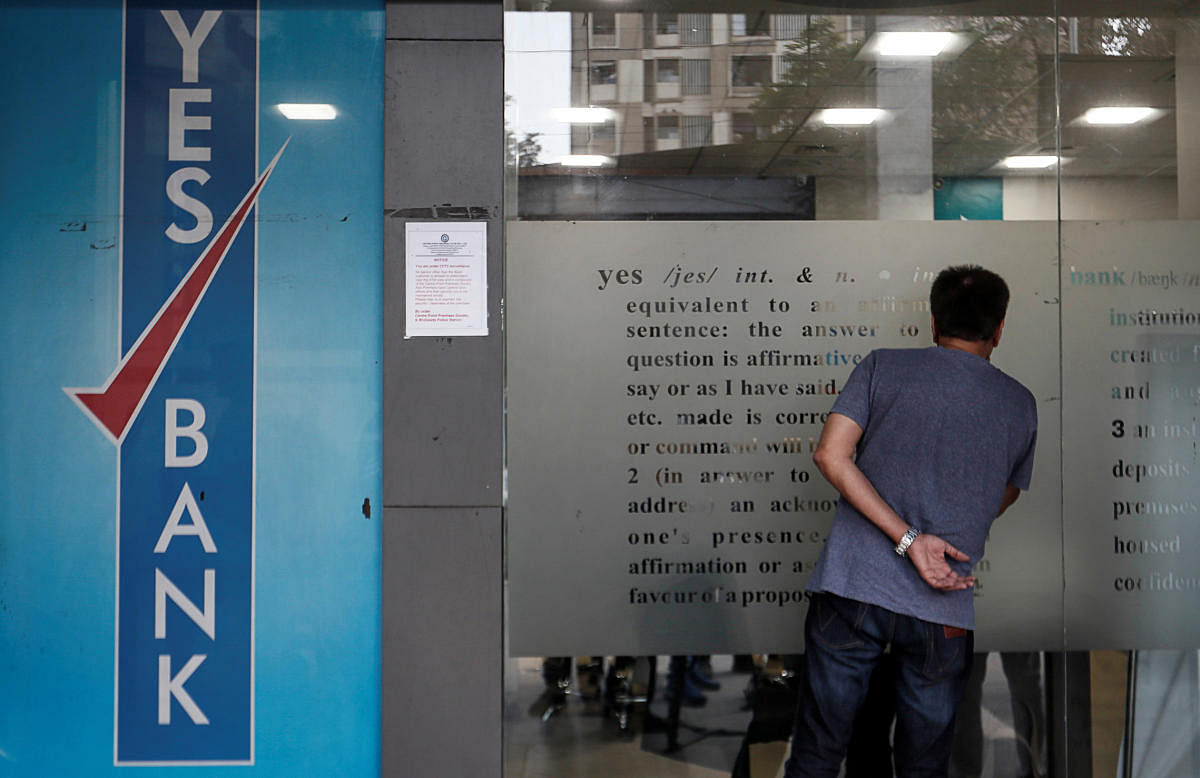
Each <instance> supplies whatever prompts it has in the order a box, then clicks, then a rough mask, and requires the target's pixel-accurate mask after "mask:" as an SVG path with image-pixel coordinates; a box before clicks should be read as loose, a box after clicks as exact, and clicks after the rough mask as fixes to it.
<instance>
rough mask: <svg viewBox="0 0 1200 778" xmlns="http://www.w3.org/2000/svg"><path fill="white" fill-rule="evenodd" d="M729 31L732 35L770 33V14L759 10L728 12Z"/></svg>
mask: <svg viewBox="0 0 1200 778" xmlns="http://www.w3.org/2000/svg"><path fill="white" fill-rule="evenodd" d="M729 31H730V32H731V33H733V34H734V35H740V36H745V35H770V34H771V15H770V14H768V13H766V12H764V11H759V12H758V13H752V14H730V15H729Z"/></svg>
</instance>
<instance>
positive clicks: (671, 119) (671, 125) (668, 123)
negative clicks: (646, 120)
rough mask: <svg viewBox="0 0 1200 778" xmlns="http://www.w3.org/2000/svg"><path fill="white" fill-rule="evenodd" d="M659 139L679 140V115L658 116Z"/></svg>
mask: <svg viewBox="0 0 1200 778" xmlns="http://www.w3.org/2000/svg"><path fill="white" fill-rule="evenodd" d="M658 139H659V140H678V139H679V117H678V116H660V117H658Z"/></svg>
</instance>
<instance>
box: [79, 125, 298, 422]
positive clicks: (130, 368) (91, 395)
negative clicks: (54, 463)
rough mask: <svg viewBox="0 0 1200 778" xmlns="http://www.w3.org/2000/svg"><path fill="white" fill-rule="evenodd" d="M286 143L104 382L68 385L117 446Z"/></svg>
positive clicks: (172, 349) (177, 340)
mask: <svg viewBox="0 0 1200 778" xmlns="http://www.w3.org/2000/svg"><path fill="white" fill-rule="evenodd" d="M289 140H290V139H289ZM287 145H288V141H284V143H283V146H281V147H280V148H279V151H278V152H276V154H275V157H274V159H272V160H271V164H269V165H267V167H266V169H265V170H263V172H262V174H261V175H260V176H259V177H258V180H257V181H255V182H254V186H252V187H251V188H250V191H248V192H247V193H246V196H245V197H243V198H242V201H241V202H240V203H238V206H237V208H235V209H234V211H233V213H232V214H231V215H230V217H229V219H227V220H226V221H225V224H224V225H223V226H222V227H221V229H220V230H219V231H218V232H217V234H216V236H215V237H213V239H212V240H211V241H210V242H209V244H208V246H207V247H206V248H205V249H204V251H203V253H201V254H200V256H199V258H198V259H197V260H196V261H195V262H194V263H193V264H192V266H191V267H190V268H189V269H188V272H187V274H186V275H184V277H183V279H182V280H181V281H180V282H179V285H178V286H176V287H175V291H173V292H172V293H171V296H170V297H168V298H167V301H166V302H165V303H163V305H162V307H161V308H159V309H158V313H156V314H155V315H154V318H153V319H151V321H150V323H149V324H147V325H146V329H144V330H142V334H141V335H140V336H138V339H137V342H135V343H134V344H133V347H132V348H131V349H129V352H128V353H126V354H125V356H124V357H123V358H122V359H121V361H120V363H119V364H118V365H117V368H116V370H114V371H113V372H112V375H110V376H109V377H108V380H107V381H106V382H105V383H104V386H101V387H93V388H86V389H76V388H67V387H64V388H63V391H64V392H66V393H67V396H68V397H70V398H71V399H72V400H74V401H75V403H76V404H77V405H78V406H79V407H80V408H81V409H82V410H83V412H84V413H86V414H87V415H88V416H89V417H91V419H92V421H94V422H95V423H96V425H97V426H98V427H100V430H101V431H102V432H103V433H104V434H105V436H107V437H108V439H109V440H111V441H112V442H113V443H115V444H116V445H118V446H119V445H121V441H122V440H124V438H125V433H126V432H128V431H129V427H130V425H131V424H132V423H133V420H134V419H136V418H137V414H138V411H139V410H141V407H142V404H143V403H145V402H146V397H147V396H149V394H150V390H151V389H153V388H154V383H155V382H156V381H157V380H158V376H159V374H161V373H162V370H163V367H164V366H165V365H166V364H167V360H168V359H169V358H170V356H171V352H173V351H174V350H175V345H176V344H177V343H178V342H179V338H180V336H182V335H183V331H184V330H185V329H186V328H187V325H188V322H189V321H191V318H192V314H194V313H195V312H196V306H198V305H199V304H200V301H201V300H202V299H203V298H204V293H205V292H206V291H207V290H208V286H209V284H210V283H211V282H212V279H213V276H214V275H216V272H217V270H218V269H220V267H221V263H222V262H224V261H225V255H226V254H228V253H229V247H230V246H231V245H232V244H233V240H234V238H236V237H237V235H238V233H239V232H240V231H241V229H242V226H243V225H244V224H245V223H246V217H247V216H249V214H250V211H251V209H252V208H254V204H255V202H257V200H258V195H259V193H260V192H262V188H263V185H264V184H265V183H267V178H269V177H270V175H271V171H273V170H274V169H275V164H276V163H277V162H279V157H280V156H281V155H282V154H283V150H284V149H286V148H287Z"/></svg>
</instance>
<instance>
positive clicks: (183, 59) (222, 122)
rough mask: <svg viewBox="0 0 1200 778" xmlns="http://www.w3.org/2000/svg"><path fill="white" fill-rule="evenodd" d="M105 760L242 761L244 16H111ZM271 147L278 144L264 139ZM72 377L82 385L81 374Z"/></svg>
mask: <svg viewBox="0 0 1200 778" xmlns="http://www.w3.org/2000/svg"><path fill="white" fill-rule="evenodd" d="M124 23H125V31H124V46H125V52H124V75H123V80H124V85H123V116H122V125H123V127H122V133H123V134H122V159H121V167H122V171H121V175H122V181H121V191H122V212H121V216H122V228H121V240H120V249H121V298H120V317H121V318H120V332H121V354H120V355H119V358H118V359H117V360H116V361H117V364H116V366H115V369H114V370H113V372H112V373H111V375H110V376H109V377H108V380H107V381H106V382H105V383H104V384H103V385H102V386H98V387H93V388H68V389H66V390H65V391H66V392H67V394H68V395H69V396H70V397H71V398H72V399H73V400H75V402H76V404H78V406H79V407H80V409H82V410H83V411H84V413H86V414H87V415H88V416H89V417H90V418H91V419H92V420H93V421H94V422H95V424H96V426H97V427H98V428H99V430H100V432H101V433H103V434H104V435H106V436H107V437H108V438H109V439H110V440H111V441H112V442H113V444H114V445H115V446H116V448H117V462H118V466H117V479H118V484H117V506H116V512H117V523H116V533H117V537H116V539H115V542H116V546H117V570H116V590H117V591H116V594H117V596H116V603H117V605H116V613H115V616H114V618H115V622H116V644H115V654H116V661H115V667H114V684H113V685H114V691H115V696H116V699H115V704H114V735H113V739H114V760H115V762H116V763H117V764H250V763H253V761H254V473H255V466H254V465H255V461H254V451H255V396H254V387H255V361H256V360H255V356H256V355H255V320H256V312H255V300H256V292H255V284H256V237H255V227H254V218H253V212H254V207H255V203H256V202H257V200H258V196H259V193H260V192H261V191H262V187H263V186H264V185H265V184H266V181H267V178H268V177H269V176H270V174H271V171H272V170H273V169H274V166H275V164H276V162H278V160H279V158H280V155H281V154H282V153H283V149H279V153H278V154H276V155H275V158H274V159H272V160H271V161H270V162H269V164H267V165H266V166H264V167H263V168H262V169H261V172H260V170H259V162H258V159H257V141H258V138H257V134H258V133H257V118H258V80H257V79H258V76H257V71H258V35H259V33H258V29H259V18H258V9H257V7H256V5H255V4H254V3H243V4H228V3H227V4H221V5H219V6H216V7H214V5H213V4H211V3H210V4H195V5H184V4H175V5H171V6H169V7H162V5H149V4H141V3H135V2H129V3H128V4H127V6H126V8H125V22H124ZM284 145H285V146H286V144H284ZM81 378H83V379H84V380H86V377H81Z"/></svg>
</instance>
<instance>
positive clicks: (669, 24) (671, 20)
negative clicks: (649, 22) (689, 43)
mask: <svg viewBox="0 0 1200 778" xmlns="http://www.w3.org/2000/svg"><path fill="white" fill-rule="evenodd" d="M654 31H655V32H657V33H658V34H659V35H678V34H679V14H655V25H654Z"/></svg>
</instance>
